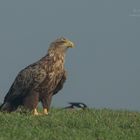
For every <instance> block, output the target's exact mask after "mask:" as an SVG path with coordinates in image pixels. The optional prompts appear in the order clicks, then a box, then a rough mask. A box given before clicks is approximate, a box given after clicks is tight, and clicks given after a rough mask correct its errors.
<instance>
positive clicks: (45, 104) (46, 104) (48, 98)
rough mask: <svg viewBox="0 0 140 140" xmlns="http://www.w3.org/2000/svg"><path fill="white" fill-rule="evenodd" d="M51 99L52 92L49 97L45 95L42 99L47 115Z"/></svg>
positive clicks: (44, 111)
mask: <svg viewBox="0 0 140 140" xmlns="http://www.w3.org/2000/svg"><path fill="white" fill-rule="evenodd" d="M51 100H52V94H49V95H48V96H47V97H45V98H43V99H42V100H41V102H42V106H43V114H45V115H48V111H49V108H50V104H51Z"/></svg>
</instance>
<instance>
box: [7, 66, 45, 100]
mask: <svg viewBox="0 0 140 140" xmlns="http://www.w3.org/2000/svg"><path fill="white" fill-rule="evenodd" d="M46 75H47V74H46V71H45V70H44V69H43V68H42V67H40V65H38V64H34V65H31V66H28V67H26V68H25V69H23V70H22V71H21V72H19V74H18V75H17V77H16V79H15V81H14V83H13V84H12V86H11V88H10V90H9V92H8V93H7V95H6V97H5V100H12V99H15V98H16V97H18V96H25V95H26V94H28V93H29V92H30V91H31V90H33V89H35V88H36V87H38V86H39V85H40V84H41V83H42V82H43V81H44V80H45V78H46Z"/></svg>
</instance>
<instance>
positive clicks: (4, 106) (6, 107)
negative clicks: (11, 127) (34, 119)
mask: <svg viewBox="0 0 140 140" xmlns="http://www.w3.org/2000/svg"><path fill="white" fill-rule="evenodd" d="M11 109H12V106H11V104H10V103H8V102H4V103H3V104H2V105H0V111H1V112H5V111H6V112H11Z"/></svg>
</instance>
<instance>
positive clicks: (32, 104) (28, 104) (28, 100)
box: [23, 91, 39, 115]
mask: <svg viewBox="0 0 140 140" xmlns="http://www.w3.org/2000/svg"><path fill="white" fill-rule="evenodd" d="M38 101H39V93H38V92H35V91H33V92H31V93H30V94H29V95H27V96H26V97H25V99H24V102H23V105H24V107H25V108H26V109H29V110H30V111H33V115H39V113H38V111H37V105H38Z"/></svg>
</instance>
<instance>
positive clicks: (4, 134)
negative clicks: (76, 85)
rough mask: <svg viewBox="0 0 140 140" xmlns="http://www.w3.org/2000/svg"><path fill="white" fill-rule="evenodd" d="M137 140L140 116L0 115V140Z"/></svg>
mask: <svg viewBox="0 0 140 140" xmlns="http://www.w3.org/2000/svg"><path fill="white" fill-rule="evenodd" d="M9 139H10V140H17V139H19V140H139V139H140V113H139V112H129V111H113V110H108V109H102V110H96V109H89V110H84V111H82V110H75V111H72V110H64V109H51V111H50V114H49V115H48V116H33V115H30V114H20V113H18V112H17V113H11V114H8V113H0V140H9Z"/></svg>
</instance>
